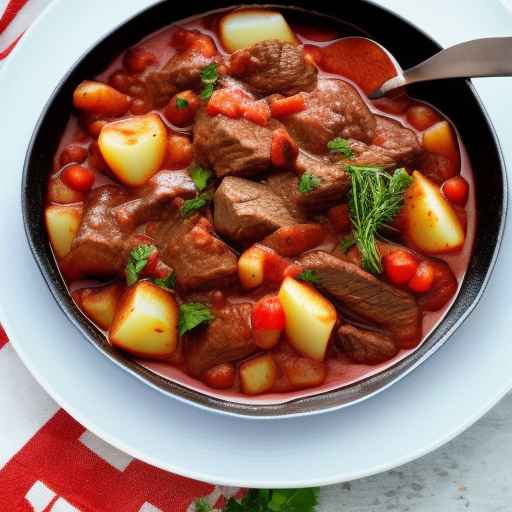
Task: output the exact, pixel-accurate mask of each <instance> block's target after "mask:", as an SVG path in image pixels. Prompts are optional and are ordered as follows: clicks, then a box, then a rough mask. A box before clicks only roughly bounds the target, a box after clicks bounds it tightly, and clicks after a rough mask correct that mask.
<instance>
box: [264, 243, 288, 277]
mask: <svg viewBox="0 0 512 512" xmlns="http://www.w3.org/2000/svg"><path fill="white" fill-rule="evenodd" d="M257 247H259V248H260V249H262V250H263V252H264V253H265V258H264V262H263V276H264V281H266V282H268V283H274V284H281V282H282V281H283V279H284V273H285V271H286V269H287V268H288V266H289V262H288V260H286V259H285V258H283V257H282V256H279V254H277V252H276V251H274V250H272V249H270V248H269V247H265V246H264V245H259V244H258V245H257Z"/></svg>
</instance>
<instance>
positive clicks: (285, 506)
mask: <svg viewBox="0 0 512 512" xmlns="http://www.w3.org/2000/svg"><path fill="white" fill-rule="evenodd" d="M318 494H319V489H318V488H317V487H314V488H311V489H251V490H250V491H249V492H248V493H247V494H246V495H245V496H244V497H243V498H242V499H241V500H240V501H238V500H236V499H235V498H230V499H229V500H228V501H227V503H226V504H225V505H224V507H223V508H222V509H221V510H220V511H219V512H315V510H316V506H317V505H318ZM195 512H213V508H212V507H211V506H210V505H209V504H208V502H206V501H205V500H204V499H200V500H197V501H196V502H195Z"/></svg>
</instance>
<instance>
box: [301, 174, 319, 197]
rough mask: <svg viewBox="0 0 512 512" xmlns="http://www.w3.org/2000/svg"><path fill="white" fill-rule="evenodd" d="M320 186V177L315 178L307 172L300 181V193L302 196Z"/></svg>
mask: <svg viewBox="0 0 512 512" xmlns="http://www.w3.org/2000/svg"><path fill="white" fill-rule="evenodd" d="M319 186H320V178H319V177H318V176H313V175H312V174H309V173H307V172H305V173H304V174H303V175H302V176H301V177H300V180H299V192H300V193H301V194H306V193H308V192H311V191H313V190H315V189H316V188H318V187H319Z"/></svg>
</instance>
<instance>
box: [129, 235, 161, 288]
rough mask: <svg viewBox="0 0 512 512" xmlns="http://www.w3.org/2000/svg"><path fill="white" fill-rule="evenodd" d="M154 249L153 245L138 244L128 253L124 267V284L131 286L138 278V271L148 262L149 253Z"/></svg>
mask: <svg viewBox="0 0 512 512" xmlns="http://www.w3.org/2000/svg"><path fill="white" fill-rule="evenodd" d="M155 250H156V247H155V246H154V245H149V244H145V245H139V246H138V247H136V248H135V249H133V251H132V252H131V253H130V259H129V260H128V264H127V265H126V268H125V274H126V284H127V285H128V286H131V285H132V284H135V283H136V282H137V281H138V280H139V276H140V273H141V272H142V271H143V270H144V267H145V266H146V265H147V263H148V259H149V257H150V256H151V253H152V252H153V251H155Z"/></svg>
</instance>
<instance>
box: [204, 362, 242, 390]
mask: <svg viewBox="0 0 512 512" xmlns="http://www.w3.org/2000/svg"><path fill="white" fill-rule="evenodd" d="M235 376H236V372H235V367H234V365H232V364H231V363H222V364H219V365H217V366H214V367H213V368H210V369H209V370H206V372H205V373H204V374H203V380H204V381H205V383H206V384H208V386H210V387H212V388H214V389H228V388H230V387H232V386H233V384H234V383H235Z"/></svg>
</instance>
